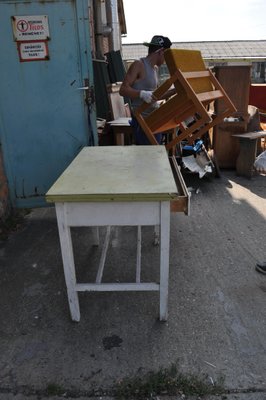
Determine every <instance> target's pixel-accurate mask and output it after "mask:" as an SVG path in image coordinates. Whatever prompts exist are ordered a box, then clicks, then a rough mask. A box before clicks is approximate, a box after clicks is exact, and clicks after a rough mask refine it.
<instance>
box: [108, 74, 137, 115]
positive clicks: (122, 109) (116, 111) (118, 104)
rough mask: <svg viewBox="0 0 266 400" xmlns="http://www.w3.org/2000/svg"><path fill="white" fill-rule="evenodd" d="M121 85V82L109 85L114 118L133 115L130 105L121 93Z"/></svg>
mask: <svg viewBox="0 0 266 400" xmlns="http://www.w3.org/2000/svg"><path fill="white" fill-rule="evenodd" d="M120 86H121V82H117V83H113V84H110V85H107V91H108V97H109V103H110V109H111V114H112V115H111V117H112V119H117V118H120V117H130V116H131V112H130V108H129V105H128V104H125V102H124V98H123V97H122V96H120V94H119V90H120Z"/></svg>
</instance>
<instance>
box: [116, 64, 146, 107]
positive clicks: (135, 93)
mask: <svg viewBox="0 0 266 400" xmlns="http://www.w3.org/2000/svg"><path fill="white" fill-rule="evenodd" d="M141 64H142V63H141V61H139V60H136V61H134V62H133V64H131V65H130V67H129V69H128V71H127V73H126V76H125V78H124V80H123V83H122V85H121V87H120V91H119V94H120V96H125V97H130V98H131V99H136V98H137V97H139V95H140V90H136V89H133V87H132V85H133V84H134V83H135V82H136V80H138V79H139V77H140V75H141V72H142V70H141V69H142V65H141Z"/></svg>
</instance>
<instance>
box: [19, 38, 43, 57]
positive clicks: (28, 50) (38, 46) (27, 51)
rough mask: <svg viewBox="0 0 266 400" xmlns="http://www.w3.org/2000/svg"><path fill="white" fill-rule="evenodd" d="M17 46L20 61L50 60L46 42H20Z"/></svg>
mask: <svg viewBox="0 0 266 400" xmlns="http://www.w3.org/2000/svg"><path fill="white" fill-rule="evenodd" d="M17 45H18V52H19V58H20V61H39V60H48V59H49V56H48V46H47V42H46V41H41V42H37V41H32V42H29V41H28V42H19V43H18V44H17Z"/></svg>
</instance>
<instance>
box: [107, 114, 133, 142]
mask: <svg viewBox="0 0 266 400" xmlns="http://www.w3.org/2000/svg"><path fill="white" fill-rule="evenodd" d="M130 121H131V117H130V118H129V117H119V118H117V119H114V120H112V121H109V122H108V124H109V125H110V126H111V128H112V129H113V132H114V137H115V144H116V145H117V146H123V145H124V144H125V135H127V136H129V138H130V140H129V141H130V142H132V134H133V129H132V126H131V125H130Z"/></svg>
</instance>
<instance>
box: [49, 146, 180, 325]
mask: <svg viewBox="0 0 266 400" xmlns="http://www.w3.org/2000/svg"><path fill="white" fill-rule="evenodd" d="M176 197H177V188H176V184H175V181H174V178H173V174H172V171H171V167H170V164H169V160H168V156H167V153H166V150H165V147H164V146H107V147H104V146H99V147H86V148H83V150H82V151H81V152H80V153H79V155H78V156H77V157H76V158H75V159H74V161H73V162H72V163H71V164H70V165H69V167H68V168H67V169H66V170H65V171H64V172H63V174H62V175H61V176H60V177H59V178H58V180H57V181H56V182H55V183H54V185H53V186H52V187H51V188H50V190H49V191H48V192H47V194H46V199H47V201H48V202H54V203H55V208H56V215H57V222H58V229H59V236H60V245H61V252H62V258H63V266H64V273H65V280H66V286H67V293H68V301H69V307H70V313H71V317H72V319H73V320H74V321H79V320H80V309H79V300H78V292H80V291H117V290H119V291H130V290H132V291H153V290H156V291H159V292H160V320H166V319H167V315H168V276H169V239H170V238H169V236H170V200H172V199H176ZM111 225H118V226H126V225H129V226H138V237H137V240H136V244H137V246H136V247H137V263H136V264H137V265H136V282H133V283H131V282H130V283H103V282H102V274H103V268H104V261H105V257H106V251H107V241H108V230H109V231H110V229H108V228H107V234H106V241H105V244H104V247H103V254H102V257H101V260H100V265H99V269H98V273H97V276H96V281H95V283H78V282H77V280H76V271H75V264H74V257H73V247H72V240H71V230H70V228H71V227H73V226H75V227H76V226H78V227H80V226H91V227H99V226H107V227H108V226H111ZM141 225H158V226H159V227H160V281H159V283H157V282H147V283H146V282H141V279H140V277H141V228H140V227H141Z"/></svg>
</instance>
